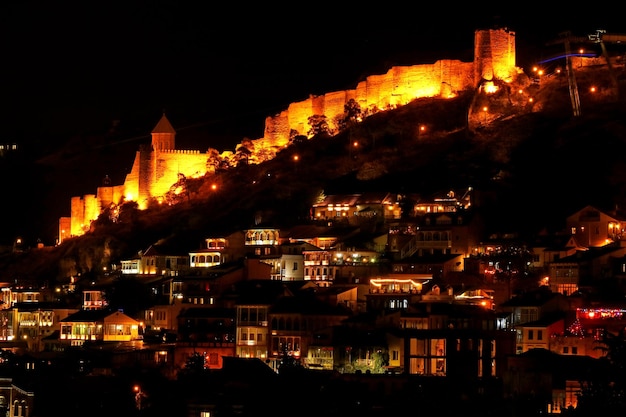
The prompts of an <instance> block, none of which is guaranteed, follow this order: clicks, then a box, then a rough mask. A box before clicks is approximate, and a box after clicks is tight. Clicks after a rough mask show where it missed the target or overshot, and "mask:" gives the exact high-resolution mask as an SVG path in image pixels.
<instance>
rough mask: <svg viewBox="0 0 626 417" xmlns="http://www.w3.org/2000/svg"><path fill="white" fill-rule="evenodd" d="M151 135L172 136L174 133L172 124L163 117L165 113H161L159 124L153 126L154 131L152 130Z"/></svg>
mask: <svg viewBox="0 0 626 417" xmlns="http://www.w3.org/2000/svg"><path fill="white" fill-rule="evenodd" d="M152 133H172V134H174V133H176V131H175V130H174V128H173V127H172V124H171V123H170V121H169V120H168V119H167V117H166V116H165V113H163V116H161V120H159V123H157V124H156V126H154V129H152Z"/></svg>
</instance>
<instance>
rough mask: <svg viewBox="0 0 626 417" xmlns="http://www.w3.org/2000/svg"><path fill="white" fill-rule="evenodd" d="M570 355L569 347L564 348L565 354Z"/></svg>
mask: <svg viewBox="0 0 626 417" xmlns="http://www.w3.org/2000/svg"><path fill="white" fill-rule="evenodd" d="M568 353H569V346H563V354H564V355H567V354H568Z"/></svg>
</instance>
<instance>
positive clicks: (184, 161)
mask: <svg viewBox="0 0 626 417" xmlns="http://www.w3.org/2000/svg"><path fill="white" fill-rule="evenodd" d="M521 73H522V70H521V69H519V68H517V67H516V66H515V33H514V32H512V31H509V30H507V29H490V30H478V31H476V32H475V36H474V61H473V62H461V61H458V60H440V61H437V62H435V63H432V64H421V65H412V66H401V67H400V66H399V67H392V68H391V69H390V70H389V71H388V72H387V73H386V74H379V75H371V76H369V77H367V78H366V79H365V80H364V81H361V82H359V83H358V85H357V86H356V88H354V89H350V90H343V91H334V92H329V93H326V94H323V95H320V96H310V97H309V98H308V99H306V100H303V101H300V102H294V103H291V104H290V105H289V106H288V108H287V109H286V110H284V111H282V112H280V113H279V114H276V115H273V116H270V117H267V118H266V120H265V130H264V134H263V137H262V138H259V139H255V140H249V139H246V140H244V141H242V143H241V144H239V145H237V147H236V148H235V150H234V152H233V151H229V150H225V151H223V152H221V153H220V152H219V151H217V150H215V149H208V151H207V152H200V151H198V150H180V149H176V142H175V135H176V132H175V130H174V128H173V127H172V125H171V124H170V122H169V120H168V119H167V118H166V117H165V115H163V117H162V118H161V120H159V122H158V123H157V125H156V126H155V128H154V129H153V130H152V132H151V135H152V143H151V145H150V146H143V147H142V148H141V149H140V150H138V151H137V153H136V156H135V160H134V163H133V166H132V168H131V171H130V172H129V173H128V174H127V175H126V179H125V181H124V183H123V184H118V185H111V184H103V186H102V187H98V189H97V192H96V193H95V194H85V195H83V196H77V197H72V199H71V213H70V216H69V217H64V218H63V219H62V220H61V221H60V224H59V238H58V240H59V242H60V241H62V240H64V239H67V238H69V237H72V236H80V235H83V234H84V233H85V232H87V231H88V230H89V229H90V227H91V222H92V221H94V220H95V219H97V218H98V216H99V215H100V214H101V213H102V212H103V211H104V210H105V209H107V208H109V207H111V206H115V205H118V204H120V203H122V202H124V201H134V202H136V203H137V204H138V206H139V208H140V209H144V208H146V207H147V206H148V204H149V203H150V202H151V201H158V202H161V201H163V199H164V196H165V195H166V194H167V193H168V192H170V191H171V188H172V186H173V185H174V184H176V183H177V182H178V181H179V179H180V175H183V176H184V177H187V178H194V177H201V176H204V175H206V174H207V173H211V172H209V171H207V170H208V169H210V168H207V166H209V167H210V166H211V164H207V162H208V161H209V160H212V159H214V158H218V159H221V160H225V161H228V162H231V165H235V164H232V162H233V161H235V160H236V151H237V149H238V148H239V147H241V146H244V142H246V143H245V147H246V148H247V149H248V150H249V151H250V156H249V157H248V163H252V164H256V163H260V162H264V161H266V160H268V159H271V158H272V157H273V156H274V155H275V154H276V153H277V152H278V151H279V150H280V149H282V148H284V147H286V146H287V145H288V144H289V138H290V135H291V134H292V133H293V132H294V131H295V132H297V133H298V134H300V135H307V134H308V131H309V129H310V126H309V124H308V121H309V117H310V116H314V115H324V116H326V120H328V121H329V125H330V128H331V131H336V129H337V126H335V120H337V116H342V115H343V114H344V112H345V105H346V104H347V103H348V102H350V101H351V100H354V101H355V102H356V103H357V104H358V105H359V106H360V108H361V109H362V110H363V111H364V114H373V113H375V112H377V111H382V110H387V109H393V108H396V107H398V106H403V105H406V104H408V103H409V102H411V101H413V100H415V99H417V98H423V97H439V98H450V97H455V96H456V95H457V94H458V93H459V92H461V91H466V90H471V89H477V88H478V87H480V86H483V84H485V83H489V84H487V85H486V86H485V90H487V87H488V88H494V85H495V83H494V81H498V82H505V83H509V82H511V81H512V80H513V79H514V78H515V76H516V75H518V74H521ZM481 88H482V87H481ZM485 116H486V114H485ZM68 223H69V226H68Z"/></svg>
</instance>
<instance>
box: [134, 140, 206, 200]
mask: <svg viewBox="0 0 626 417" xmlns="http://www.w3.org/2000/svg"><path fill="white" fill-rule="evenodd" d="M151 162H152V164H151V165H153V166H154V169H153V172H152V178H151V181H150V184H149V189H148V190H147V191H148V193H149V195H150V196H151V197H160V196H163V195H165V194H166V193H167V192H169V190H170V187H171V186H172V185H173V184H175V183H177V182H178V180H179V177H178V174H182V175H184V176H185V177H187V178H194V177H200V176H202V175H204V174H205V173H206V163H207V154H206V153H200V151H197V150H165V151H154V152H153V156H152V161H151ZM140 194H142V191H141V190H140Z"/></svg>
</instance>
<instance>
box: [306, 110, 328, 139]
mask: <svg viewBox="0 0 626 417" xmlns="http://www.w3.org/2000/svg"><path fill="white" fill-rule="evenodd" d="M308 121H309V126H310V127H311V128H310V129H309V131H308V135H309V136H310V137H317V136H321V137H328V136H330V135H331V134H332V133H331V130H330V126H328V121H327V120H326V116H324V115H323V114H314V115H313V116H310V117H309V119H308Z"/></svg>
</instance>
